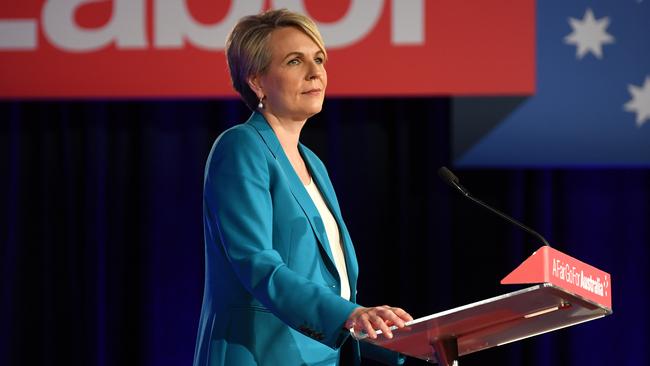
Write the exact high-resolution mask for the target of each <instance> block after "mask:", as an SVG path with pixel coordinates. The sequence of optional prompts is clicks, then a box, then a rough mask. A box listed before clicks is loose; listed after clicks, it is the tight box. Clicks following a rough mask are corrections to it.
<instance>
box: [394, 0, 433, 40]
mask: <svg viewBox="0 0 650 366" xmlns="http://www.w3.org/2000/svg"><path fill="white" fill-rule="evenodd" d="M392 5H393V13H392V22H391V40H392V41H393V44H395V45H400V44H405V45H406V44H412V45H418V44H424V21H425V20H424V0H399V1H398V0H393V3H392Z"/></svg>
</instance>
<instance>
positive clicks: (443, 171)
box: [438, 166, 459, 186]
mask: <svg viewBox="0 0 650 366" xmlns="http://www.w3.org/2000/svg"><path fill="white" fill-rule="evenodd" d="M438 175H439V176H440V178H442V180H444V181H445V182H446V183H447V184H449V185H450V186H456V185H458V184H459V183H458V177H457V176H455V175H454V173H452V172H451V170H449V169H447V167H446V166H443V167H440V169H438Z"/></svg>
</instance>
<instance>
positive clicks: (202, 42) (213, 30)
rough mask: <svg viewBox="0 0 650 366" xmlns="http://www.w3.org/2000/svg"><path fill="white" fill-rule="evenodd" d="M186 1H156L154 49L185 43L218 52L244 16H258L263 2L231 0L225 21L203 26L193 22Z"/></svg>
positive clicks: (178, 45) (260, 0) (180, 45)
mask: <svg viewBox="0 0 650 366" xmlns="http://www.w3.org/2000/svg"><path fill="white" fill-rule="evenodd" d="M185 2H186V0H157V1H156V6H155V9H154V14H155V16H154V29H155V30H154V32H155V35H156V36H155V44H156V47H157V48H183V46H184V40H185V39H187V40H188V41H189V42H191V43H192V44H194V45H195V46H197V47H200V48H204V49H210V50H221V49H223V48H224V43H225V39H226V37H227V35H228V33H229V32H230V30H231V29H232V27H233V26H234V25H235V23H236V22H237V21H238V20H239V19H240V18H241V17H243V16H246V15H250V14H257V13H259V12H260V11H261V10H262V7H263V6H264V0H255V1H252V0H231V2H230V9H229V11H228V14H227V15H226V18H225V19H224V20H222V21H221V22H219V23H216V24H212V25H203V24H200V23H198V22H196V21H195V20H194V18H193V17H192V15H191V14H190V12H189V11H188V9H187V5H186V4H185Z"/></svg>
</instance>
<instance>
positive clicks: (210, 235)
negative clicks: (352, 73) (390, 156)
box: [194, 113, 403, 366]
mask: <svg viewBox="0 0 650 366" xmlns="http://www.w3.org/2000/svg"><path fill="white" fill-rule="evenodd" d="M299 150H300V153H301V154H302V157H303V159H304V161H305V164H306V165H307V167H308V169H309V171H310V173H311V176H312V178H313V179H314V181H315V183H316V184H317V185H318V188H319V189H320V191H321V194H322V195H323V198H324V199H325V201H326V203H327V205H328V206H329V208H330V210H331V211H332V214H333V216H334V218H335V219H336V221H337V223H338V226H339V231H340V235H341V239H342V246H343V250H344V253H345V258H346V264H347V272H348V277H349V282H350V290H351V294H352V295H351V299H350V301H348V300H345V299H343V298H341V297H340V295H339V293H340V286H341V279H340V278H339V275H338V272H337V270H336V267H335V265H334V260H333V257H332V253H331V251H330V245H329V243H328V241H327V235H326V233H325V227H324V225H323V221H322V220H321V218H320V215H319V213H318V211H317V209H316V206H315V205H314V204H313V202H312V200H311V197H310V196H309V194H308V193H307V191H306V189H305V187H304V186H303V184H302V182H301V181H300V178H299V177H298V175H297V174H296V173H295V171H294V169H293V167H292V166H291V164H290V163H289V160H288V158H287V156H286V155H285V154H284V151H283V149H282V147H281V146H280V142H279V141H278V139H277V137H276V135H275V133H274V132H273V130H272V129H271V127H270V126H269V124H268V123H267V122H266V120H265V119H264V117H263V116H262V115H261V114H259V113H253V115H252V116H251V117H250V119H249V120H248V121H247V122H246V123H244V124H241V125H237V126H235V127H233V128H231V129H229V130H227V131H225V132H224V133H222V134H221V135H220V136H219V137H218V138H217V140H216V141H215V143H214V145H213V147H212V150H211V152H210V155H209V157H208V160H207V164H206V169H205V177H204V196H203V218H204V234H205V256H206V261H205V288H204V298H203V307H202V312H201V318H200V322H199V330H198V336H197V343H196V351H195V356H194V365H195V366H207V365H210V366H215V365H237V366H247V365H336V364H337V362H338V361H337V360H338V357H339V347H340V346H341V345H342V344H343V342H344V341H346V339H347V338H348V335H349V333H348V332H347V331H345V330H344V329H343V327H344V323H345V321H346V320H347V318H348V316H349V315H350V313H352V311H353V310H354V309H355V308H356V307H357V306H358V305H356V304H355V301H356V284H357V276H358V273H359V270H358V266H357V259H356V255H355V252H354V248H353V246H352V241H351V239H350V235H349V233H348V230H347V228H346V226H345V223H344V221H343V218H342V216H341V210H340V208H339V204H338V201H337V199H336V195H335V193H334V188H333V187H332V183H331V182H330V179H329V176H328V174H327V171H326V169H325V166H324V165H323V163H322V162H321V161H320V159H318V157H317V156H316V155H315V154H314V153H313V152H312V151H310V150H309V149H308V148H306V147H305V146H304V145H302V144H300V145H299ZM350 341H351V342H354V344H353V352H352V354H353V357H354V360H350V361H345V362H343V361H342V364H346V365H347V364H358V363H359V359H360V358H359V352H360V351H359V345H358V342H356V341H354V340H353V339H352V338H350ZM373 358H377V357H373ZM391 358H392V359H396V360H397V361H403V359H398V358H396V357H395V356H394V355H392V356H388V359H389V361H390V359H391ZM398 363H399V362H398Z"/></svg>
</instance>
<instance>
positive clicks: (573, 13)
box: [452, 0, 650, 167]
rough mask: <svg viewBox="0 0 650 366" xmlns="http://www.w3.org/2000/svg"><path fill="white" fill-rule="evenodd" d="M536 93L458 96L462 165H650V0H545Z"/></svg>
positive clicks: (458, 160)
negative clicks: (473, 96) (514, 95)
mask: <svg viewBox="0 0 650 366" xmlns="http://www.w3.org/2000/svg"><path fill="white" fill-rule="evenodd" d="M536 7H537V15H536V18H537V24H536V33H537V34H536V52H537V55H536V60H537V65H536V69H537V71H536V73H537V74H536V92H535V94H534V95H532V96H524V97H522V96H519V97H512V96H503V97H499V98H494V97H491V98H487V97H486V98H456V99H455V100H454V108H453V115H454V126H453V127H452V131H453V134H454V136H453V140H454V152H453V155H454V162H455V165H457V166H465V167H471V166H493V167H494V166H500V167H508V166H513V167H517V166H518V167H535V166H540V167H542V166H547V167H559V166H650V0H599V1H584V0H572V1H566V0H539V1H537V5H536Z"/></svg>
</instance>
